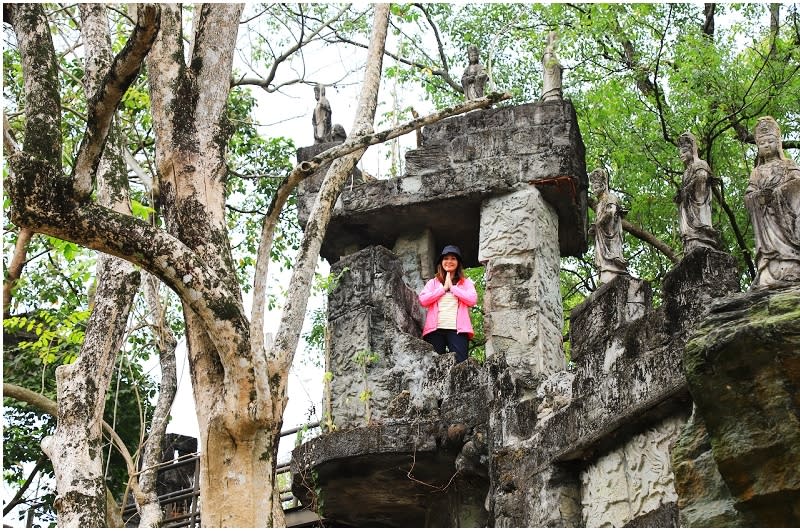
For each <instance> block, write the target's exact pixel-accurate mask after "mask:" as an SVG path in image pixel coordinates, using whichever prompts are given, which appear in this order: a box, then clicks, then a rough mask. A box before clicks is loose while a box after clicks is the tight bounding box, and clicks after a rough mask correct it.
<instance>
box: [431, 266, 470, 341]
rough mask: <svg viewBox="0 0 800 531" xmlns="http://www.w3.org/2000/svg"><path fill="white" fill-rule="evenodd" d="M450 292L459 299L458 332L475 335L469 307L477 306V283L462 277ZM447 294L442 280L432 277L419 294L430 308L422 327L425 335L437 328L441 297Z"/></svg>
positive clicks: (457, 311)
mask: <svg viewBox="0 0 800 531" xmlns="http://www.w3.org/2000/svg"><path fill="white" fill-rule="evenodd" d="M450 293H452V294H453V295H455V297H456V299H458V310H456V332H458V333H459V334H462V333H466V334H467V337H469V339H472V336H474V335H475V332H474V331H473V330H472V321H470V318H469V310H468V308H469V307H471V306H475V303H476V302H478V294H477V293H476V292H475V284H473V283H472V281H471V280H470V279H468V278H462V279H461V280H459V281H458V284H455V285H453V287H452V288H451V289H450ZM444 294H445V291H444V286H443V285H442V283H441V282H439V281H438V280H436V278H435V277H434V278H432V279H430V280H429V281H428V283H427V284H425V287H424V288H423V289H422V293H420V294H419V303H420V304H422V305H423V306H424V307H426V308H427V309H428V317H426V318H425V326H424V327H423V328H422V335H423V337H424V336H425V335H426V334H429V333H431V332H433V331H434V330H436V328H437V324H438V323H439V299H441V298H442V297H443V296H444Z"/></svg>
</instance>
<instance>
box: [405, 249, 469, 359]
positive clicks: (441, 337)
mask: <svg viewBox="0 0 800 531" xmlns="http://www.w3.org/2000/svg"><path fill="white" fill-rule="evenodd" d="M461 262H462V260H461V249H459V248H458V247H456V246H455V245H447V246H445V248H444V249H442V254H441V255H440V256H439V264H438V265H437V266H436V276H435V277H434V278H432V279H430V280H429V281H428V283H427V284H425V288H424V289H423V290H422V293H420V294H419V302H420V304H422V305H423V306H424V307H425V308H427V310H428V316H427V318H426V319H425V327H424V328H423V329H422V339H424V340H425V341H427V342H428V343H430V344H431V345H433V348H434V350H436V352H438V353H439V354H444V352H445V347H446V348H447V349H448V350H449V351H450V352H454V353H455V356H456V363H461V362H462V361H466V359H467V346H468V345H469V340H470V339H472V336H474V335H475V333H474V332H473V330H472V322H471V321H470V318H469V309H468V308H470V307H471V306H475V303H476V302H477V301H478V294H477V293H476V292H475V285H474V284H473V283H472V281H471V280H470V279H468V278H467V277H466V276H465V275H464V268H463V266H462V264H461Z"/></svg>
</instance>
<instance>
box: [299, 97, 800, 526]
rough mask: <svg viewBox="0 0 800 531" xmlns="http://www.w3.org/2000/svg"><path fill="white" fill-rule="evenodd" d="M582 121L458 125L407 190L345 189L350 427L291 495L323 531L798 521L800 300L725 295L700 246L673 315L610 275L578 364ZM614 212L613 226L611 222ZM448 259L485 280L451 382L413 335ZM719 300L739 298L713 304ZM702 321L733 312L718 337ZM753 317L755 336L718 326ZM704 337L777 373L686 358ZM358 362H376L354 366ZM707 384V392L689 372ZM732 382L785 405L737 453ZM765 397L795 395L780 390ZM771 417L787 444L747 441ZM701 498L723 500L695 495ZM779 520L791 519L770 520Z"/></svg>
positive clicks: (447, 361)
mask: <svg viewBox="0 0 800 531" xmlns="http://www.w3.org/2000/svg"><path fill="white" fill-rule="evenodd" d="M576 123H577V122H576V120H575V115H574V112H573V111H572V107H571V104H570V103H569V102H566V101H557V102H556V101H553V102H539V103H536V104H528V105H522V106H518V107H508V108H502V109H492V110H486V111H475V112H472V113H469V114H467V115H465V116H460V117H456V118H451V119H448V120H445V121H443V122H441V123H439V124H436V125H434V126H432V127H428V128H426V129H425V130H424V131H423V139H424V142H423V144H422V146H421V147H420V148H418V149H417V150H415V151H412V152H410V153H408V155H407V164H406V167H407V170H408V173H407V174H406V175H404V176H402V177H399V178H395V179H387V180H379V181H373V182H361V181H359V180H357V179H354V180H353V184H352V187H350V186H348V187H346V188H345V190H344V191H343V193H342V196H341V198H340V200H339V202H338V203H337V206H336V208H335V212H334V215H333V218H332V221H331V224H330V228H329V231H328V234H327V236H326V240H325V242H324V244H323V251H322V252H323V255H324V256H325V257H326V258H328V259H329V260H330V261H331V262H332V263H334V265H333V266H332V270H333V271H334V272H335V273H341V280H340V282H339V285H338V286H337V287H336V289H335V290H334V291H333V292H332V293H331V294H330V298H329V306H328V317H329V327H330V349H329V350H330V359H329V361H328V370H329V371H330V372H331V373H332V374H333V379H332V381H331V382H330V390H329V393H330V394H329V397H330V399H329V400H328V403H329V404H330V409H329V411H328V413H329V415H330V417H331V418H332V420H333V423H334V424H335V425H336V426H337V430H335V431H329V432H328V433H325V434H323V435H321V436H320V437H318V438H316V439H314V440H311V441H309V442H307V443H305V444H304V445H302V446H300V447H298V448H297V449H296V450H295V452H294V454H293V462H292V472H293V476H294V479H293V492H294V493H295V495H296V496H297V497H298V498H300V499H301V500H303V503H304V504H306V505H308V506H310V507H311V508H312V509H314V508H319V506H320V504H321V505H322V509H321V510H322V513H323V514H324V515H325V517H326V519H327V520H328V523H330V524H332V525H336V524H339V525H350V526H411V527H415V526H442V527H445V526H447V527H450V526H475V527H481V526H494V527H582V526H589V527H594V526H632V527H673V526H676V525H678V524H679V523H683V524H696V525H706V524H712V525H713V524H725V525H729V524H732V523H744V524H749V525H758V524H759V523H761V522H764V523H773V522H774V523H776V524H780V525H796V524H797V520H796V519H795V520H792V514H795V515H796V514H797V513H793V512H792V511H795V508H794V506H793V505H792V503H795V502H796V499H797V498H798V496H797V488H798V485H800V480H798V479H797V474H796V473H788V472H786V473H784V472H785V471H784V470H783V469H782V468H780V466H781V465H779V464H778V461H779V459H780V456H783V455H787V456H788V457H787V461H786V462H788V463H789V466H790V467H791V468H792V470H793V471H794V470H797V469H798V468H800V467H798V466H796V465H795V460H796V457H797V456H795V455H794V453H796V452H795V450H796V449H797V448H799V447H800V444H797V442H796V440H795V438H794V437H795V436H796V434H797V433H798V432H797V414H796V410H797V393H796V391H793V390H796V389H797V387H798V382H797V381H796V378H795V376H796V373H797V363H796V361H795V360H794V358H793V357H792V356H794V354H791V352H794V351H792V350H791V349H790V348H787V341H788V345H794V346H793V347H792V348H794V349H795V350H796V343H798V341H797V340H796V339H795V336H796V335H797V324H796V323H797V322H798V319H797V317H798V316H797V315H796V314H797V307H798V302H797V300H796V299H797V297H798V294H797V293H796V292H797V288H796V287H795V288H793V289H794V291H786V292H785V293H779V294H774V293H769V292H764V291H756V292H754V294H751V295H748V296H747V297H750V298H746V300H743V299H742V298H741V297H742V296H741V295H738V296H737V295H732V294H735V293H736V292H737V291H738V290H739V275H738V272H737V268H736V261H735V259H733V258H732V257H731V256H729V255H727V254H725V253H722V252H719V251H716V250H714V249H711V248H709V247H706V246H698V247H696V248H694V249H692V250H691V251H690V252H687V253H686V255H685V256H684V258H683V259H682V260H681V262H680V263H678V264H677V265H676V266H675V268H674V269H673V270H671V271H670V272H669V273H668V274H667V275H666V277H665V278H664V281H663V289H662V292H661V294H660V297H659V300H660V301H661V304H660V306H658V307H653V303H652V301H653V294H652V290H651V288H650V286H649V284H648V283H647V282H645V281H642V280H638V279H635V278H632V277H631V276H630V275H627V274H616V275H613V276H612V277H611V278H610V279H606V281H605V283H604V284H603V285H602V286H601V287H600V288H599V289H598V290H596V291H595V292H594V293H593V294H592V295H591V297H589V298H588V299H587V300H586V301H585V302H584V303H583V304H581V305H579V306H578V307H576V308H575V309H574V310H573V311H572V313H571V315H570V324H571V326H570V348H571V352H570V354H571V359H572V361H573V363H574V369H569V370H568V369H567V368H566V366H565V363H564V353H563V349H562V336H561V334H562V330H561V323H562V319H563V316H562V312H563V310H562V308H561V303H560V294H559V281H558V277H559V257H560V256H564V255H570V254H577V253H581V252H582V251H583V250H584V249H585V248H586V239H585V238H586V202H587V196H586V188H587V186H586V185H587V179H586V174H585V168H584V160H583V145H582V143H581V141H580V133H579V132H578V130H577V125H576ZM300 153H303V151H302V150H301V151H300ZM602 180H603V182H605V179H602ZM311 182H313V179H312V181H311ZM311 190H312V189H311V188H307V189H306V194H305V195H303V196H301V197H299V199H298V201H299V203H300V204H301V205H303V204H308V203H310V201H312V200H313V192H311ZM606 195H607V194H606ZM603 200H607V199H606V198H604V197H603V196H602V194H601V201H603ZM599 210H600V211H602V210H603V208H600V209H599ZM612 210H616V212H613V214H615V215H617V216H618V214H619V212H618V210H619V208H618V205H617V208H615V209H612ZM300 212H301V213H302V212H307V208H303V207H301V208H300ZM601 221H602V220H601ZM451 242H457V243H458V244H460V246H461V248H462V250H463V251H464V252H463V254H464V261H465V263H466V265H467V266H474V265H477V264H479V263H482V264H484V265H485V267H486V269H485V271H486V272H485V280H486V291H485V298H484V301H483V311H484V319H485V321H484V324H485V335H486V339H487V344H486V352H487V359H486V362H485V364H484V365H482V366H480V365H478V364H476V363H474V362H473V361H468V362H467V363H463V364H460V365H458V366H454V363H453V359H452V356H449V355H445V356H437V355H436V354H435V353H434V352H433V350H432V349H431V348H430V346H429V345H428V344H427V343H425V342H423V341H422V340H421V339H420V338H419V330H420V328H421V323H422V316H421V315H420V308H419V305H418V304H417V301H416V292H417V291H419V289H421V286H422V283H423V281H424V280H425V279H427V278H430V276H432V274H433V265H434V262H435V258H436V255H435V252H436V250H437V249H440V248H441V247H442V246H443V245H444V244H445V243H451ZM726 296H731V299H729V300H730V301H740V302H728V303H726V304H727V305H723V306H721V307H719V306H714V305H712V302H713V301H714V300H715V299H719V298H721V297H726ZM759 297H761V298H759ZM709 306H712V308H721V309H720V310H712V316H711V317H710V318H709V320H707V321H703V319H704V315H705V313H706V312H707V310H708V308H709ZM748 309H749V310H748ZM714 311H717V312H719V311H723V312H727V314H726V315H725V316H720V317H715V315H714V313H713V312H714ZM748 311H749V312H751V313H752V315H753V317H754V318H756V317H757V318H758V319H761V320H762V324H760V325H759V326H749V325H747V326H743V325H741V324H736V323H735V322H734V323H733V325H732V326H731V328H730V330H728V329H727V328H725V326H723V325H722V323H723V322H727V321H729V320H730V321H731V322H733V321H735V320H736V319H739V318H742V317H743V316H745V315H747V313H748ZM715 319H716V320H715ZM792 319H793V320H792ZM737 326H738V328H737ZM698 327H699V328H700V330H702V332H700V333H699V334H700V336H702V337H706V338H708V339H709V341H711V342H712V343H713V342H714V341H717V339H715V338H718V339H719V341H718V342H719V343H720V345H719V346H720V348H724V349H727V348H729V347H730V346H731V345H734V344H736V343H737V341H738V338H740V337H747V338H748V341H749V342H745V345H746V346H747V348H754V347H752V344H754V343H755V342H759V341H762V340H764V339H766V341H764V344H763V346H762V351H759V353H758V355H757V356H756V362H755V363H756V364H760V365H759V367H760V369H759V370H760V371H762V372H759V370H756V369H753V368H751V367H749V366H748V367H747V369H744V368H743V367H744V365H742V364H741V363H740V361H737V360H736V359H734V358H730V359H729V358H728V357H727V356H726V355H724V354H720V355H719V356H718V357H719V358H722V357H725V358H726V359H725V360H724V361H725V363H730V365H729V366H727V365H726V366H720V367H719V370H718V369H717V368H716V366H714V365H713V364H714V363H717V361H716V358H715V359H712V360H708V359H706V353H709V352H716V351H715V350H713V349H714V348H717V347H713V348H712V347H711V346H709V347H706V346H702V347H700V348H699V350H697V352H698V354H697V355H694V356H695V357H694V358H689V357H686V358H685V357H684V351H685V350H686V349H685V347H686V344H687V338H688V337H689V336H690V334H691V332H692V330H693V329H696V328H698ZM715 330H719V331H720V333H721V335H719V336H717V334H716V332H715ZM742 334H744V336H742ZM792 334H794V335H792ZM700 336H696V337H700ZM732 338H737V341H733V340H732ZM694 341H696V340H693V342H694ZM365 351H366V352H370V353H375V354H377V358H376V361H374V362H373V363H370V364H365V363H360V362H359V361H358V360H359V356H358V353H359V352H365ZM687 352H694V351H693V350H692V348H690V349H689V350H688V351H687ZM720 352H727V351H725V350H721V351H720ZM784 352H788V353H787V354H784ZM700 353H702V355H701V354H700ZM790 354H791V355H790ZM687 356H688V354H687ZM714 356H717V355H716V354H715V355H714ZM770 356H771V357H770ZM795 357H796V356H795ZM361 359H363V357H362V358H361ZM690 360H694V361H690ZM684 364H686V366H687V370H689V371H690V377H689V385H687V378H686V376H685V375H684V368H683V365H684ZM709 364H711V365H709ZM692 367H695V368H697V369H702V371H701V372H702V375H700V372H698V376H697V377H693V376H691V371H692V370H694V369H693V368H692ZM712 372H713V373H714V374H715V375H717V376H718V378H711V377H709V374H711V373H712ZM762 373H763V376H762ZM750 374H756V377H755V378H754V381H752V382H751V381H749V379H750ZM734 375H736V376H737V377H738V378H740V379H741V378H742V375H745V376H744V378H745V379H748V381H747V382H738V381H735V380H733V377H734ZM693 378H694V380H693ZM781 378H782V379H781ZM737 385H738V386H743V389H742V391H741V392H740V395H741V396H740V397H739V398H740V399H741V400H745V399H749V398H750V396H751V395H752V394H763V395H765V396H768V397H772V398H767V399H766V401H765V402H764V403H760V402H759V401H758V400H754V404H752V405H750V406H749V409H747V408H746V409H747V411H748V414H747V416H746V419H745V420H746V422H745V423H744V424H745V426H743V427H742V431H740V432H739V433H741V434H742V435H741V439H740V442H741V441H747V444H745V445H743V446H742V445H739V446H738V447H737V445H734V444H731V443H732V441H730V442H726V441H725V437H726V436H727V435H728V434H731V433H733V432H732V429H731V424H732V423H734V417H733V416H732V414H731V412H720V411H719V408H720V407H725V404H727V403H729V402H728V401H727V399H726V401H724V402H719V401H718V400H717V399H716V398H714V397H716V396H717V395H718V394H719V393H725V396H729V395H731V396H732V395H734V394H736V393H737ZM770 385H772V386H776V385H777V386H778V387H780V388H781V389H782V390H783V391H782V390H781V389H775V390H774V391H775V392H774V393H772V394H769V393H767V392H766V391H767V390H768V388H769V387H770ZM704 386H705V387H704ZM762 391H764V392H763V393H762ZM781 393H783V394H781ZM737 396H738V395H737ZM693 397H694V402H695V404H694V405H693ZM792 401H794V405H791V404H792ZM693 411H694V413H693ZM757 411H770V412H772V413H773V416H774V418H776V419H779V422H780V423H782V424H781V425H780V426H778V425H771V424H770V425H768V427H770V428H771V429H772V430H773V431H775V432H777V433H778V435H780V438H779V439H778V440H777V442H776V441H773V443H774V444H773V446H769V445H768V443H769V441H768V437H767V436H766V435H767V434H768V433H771V432H769V431H767V430H763V429H762V431H761V432H756V431H755V430H754V429H751V428H754V427H758V422H759V421H761V427H762V428H763V427H764V425H765V424H766V423H765V422H764V421H763V419H761V418H760V417H759V415H758V413H757ZM709 419H711V420H709ZM687 421H688V423H687ZM751 425H752V426H751ZM718 441H719V443H720V444H725V445H727V446H724V447H723V446H719V449H718V448H717V446H715V445H717V442H718ZM751 442H752V444H751ZM674 445H677V448H678V449H677V450H676V451H671V448H672V447H673V446H674ZM733 447H737V448H736V451H738V452H739V453H738V454H736V452H734V451H733V450H731V449H730V448H733ZM793 452H794V453H793ZM741 459H744V460H751V461H752V462H753V463H754V465H755V466H756V467H757V468H758V472H755V471H754V472H752V473H750V472H748V474H747V475H746V477H743V476H742V477H740V476H737V475H736V470H737V468H736V466H733V464H732V463H735V462H737V460H741ZM699 470H702V471H703V472H702V476H701V477H698V474H697V473H696V472H697V471H699ZM715 474H716V475H715ZM759 474H761V475H759ZM775 475H777V476H778V477H777V481H775V482H774V484H772V483H770V482H769V481H768V480H767V478H770V479H772V478H773V477H774V476H775ZM698 486H699V487H700V488H704V489H708V495H709V496H710V498H702V497H698V496H697V489H698ZM728 487H729V488H728ZM693 496H694V497H693ZM717 502H720V503H717ZM781 503H782V504H783V505H784V507H782V508H780V510H778V511H776V512H775V513H776V515H777V516H773V517H767V516H762V515H764V514H765V513H766V512H767V511H768V510H772V509H774V508H775V507H776V504H781ZM711 507H713V508H714V509H709V508H711ZM713 510H717V511H718V512H717V513H713ZM770 518H771V519H770Z"/></svg>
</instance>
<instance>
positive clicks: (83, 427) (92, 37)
mask: <svg viewBox="0 0 800 531" xmlns="http://www.w3.org/2000/svg"><path fill="white" fill-rule="evenodd" d="M81 13H82V17H83V23H84V26H85V31H84V38H85V44H86V47H87V64H86V74H87V75H86V92H87V94H88V95H89V96H90V97H91V95H92V94H94V93H95V92H96V91H97V90H98V89H99V88H100V87H101V83H100V80H101V79H102V76H103V75H105V73H106V72H107V71H108V69H109V67H110V64H111V60H112V57H111V44H110V41H109V37H108V28H107V24H106V23H105V10H104V8H103V7H102V6H99V5H97V4H95V5H94V6H87V5H84V6H82V9H81ZM89 58H91V60H90V59H89ZM115 140H116V139H113V140H112V141H110V142H108V143H107V145H106V149H105V151H104V153H103V155H102V157H101V159H100V160H99V162H98V166H97V170H96V171H97V173H96V179H97V188H98V196H99V201H100V203H101V204H102V205H104V206H107V207H109V208H112V209H113V210H115V211H117V212H121V213H124V214H130V207H129V203H128V190H127V177H126V173H125V164H124V161H123V159H122V156H121V149H120V146H119V143H118V142H117V141H115ZM89 178H90V181H91V176H89ZM96 275H97V279H98V288H97V292H96V298H95V306H94V309H93V311H92V315H91V317H90V318H89V323H88V325H87V328H86V334H85V340H84V344H83V345H82V347H81V351H80V354H79V356H78V359H77V361H75V363H73V364H71V365H64V366H61V367H59V368H58V369H57V370H56V386H57V393H58V409H59V412H58V422H57V426H56V430H55V432H54V433H53V435H52V436H50V437H46V438H45V439H44V440H43V441H42V449H43V450H44V451H45V452H46V453H47V455H48V456H49V457H50V460H51V461H52V463H53V470H54V472H55V477H56V488H57V492H58V496H57V497H56V501H55V505H56V509H57V510H58V523H59V525H60V526H61V527H103V526H105V525H106V521H105V514H106V507H105V505H106V488H105V477H104V474H103V452H102V429H101V422H102V418H103V411H104V408H105V396H106V389H107V388H108V385H109V382H110V380H111V374H112V372H113V369H114V360H115V358H116V354H117V352H119V350H120V347H121V345H122V341H123V338H124V335H125V330H126V327H127V322H128V313H129V311H130V307H131V304H132V303H133V298H134V296H135V294H136V291H137V290H138V286H139V273H138V272H137V271H136V270H135V269H134V267H133V265H132V264H130V263H128V262H126V261H124V260H120V259H118V258H113V257H108V256H100V257H99V258H98V262H97V272H96Z"/></svg>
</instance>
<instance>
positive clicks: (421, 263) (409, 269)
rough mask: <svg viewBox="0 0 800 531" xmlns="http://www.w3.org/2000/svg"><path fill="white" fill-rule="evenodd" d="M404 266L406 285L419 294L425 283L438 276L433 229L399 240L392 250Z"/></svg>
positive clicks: (402, 237) (405, 236)
mask: <svg viewBox="0 0 800 531" xmlns="http://www.w3.org/2000/svg"><path fill="white" fill-rule="evenodd" d="M392 251H394V254H396V255H397V257H398V258H399V259H400V261H401V262H402V264H403V273H404V277H405V279H406V283H407V284H408V285H409V286H410V287H411V289H413V290H414V291H416V292H417V293H419V292H420V291H422V288H424V287H425V282H427V281H428V280H429V279H431V278H433V276H434V275H435V274H436V269H435V267H434V265H433V264H434V263H435V262H436V258H437V255H436V252H437V251H436V243H435V240H434V237H433V232H432V231H431V229H429V228H426V229H425V230H424V231H422V233H420V234H413V235H403V236H400V237H399V238H397V240H396V241H395V244H394V248H393V249H392Z"/></svg>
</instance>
